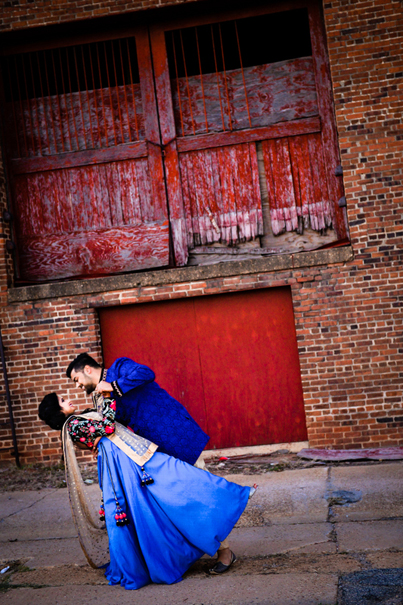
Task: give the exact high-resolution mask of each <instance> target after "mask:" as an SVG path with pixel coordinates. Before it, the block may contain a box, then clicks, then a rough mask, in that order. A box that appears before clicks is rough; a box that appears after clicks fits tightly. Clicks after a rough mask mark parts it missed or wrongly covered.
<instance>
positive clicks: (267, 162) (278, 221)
mask: <svg viewBox="0 0 403 605" xmlns="http://www.w3.org/2000/svg"><path fill="white" fill-rule="evenodd" d="M262 151H263V160H264V167H265V173H266V184H267V196H268V201H269V206H270V222H271V227H272V230H273V234H274V235H279V234H280V233H283V232H284V231H285V220H284V215H283V211H282V208H281V207H280V206H278V205H277V192H276V181H275V178H274V174H275V171H274V165H275V162H276V142H275V141H274V140H268V141H263V142H262Z"/></svg>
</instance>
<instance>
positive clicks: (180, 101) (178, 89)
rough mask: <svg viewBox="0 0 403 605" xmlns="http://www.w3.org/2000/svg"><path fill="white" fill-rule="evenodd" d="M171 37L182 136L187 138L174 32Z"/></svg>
mask: <svg viewBox="0 0 403 605" xmlns="http://www.w3.org/2000/svg"><path fill="white" fill-rule="evenodd" d="M171 37H172V48H173V54H174V64H175V74H176V86H177V92H178V101H179V115H180V118H181V129H182V136H185V134H186V133H185V128H184V125H183V111H182V98H181V91H180V87H179V72H178V61H177V58H176V47H175V37H174V32H171Z"/></svg>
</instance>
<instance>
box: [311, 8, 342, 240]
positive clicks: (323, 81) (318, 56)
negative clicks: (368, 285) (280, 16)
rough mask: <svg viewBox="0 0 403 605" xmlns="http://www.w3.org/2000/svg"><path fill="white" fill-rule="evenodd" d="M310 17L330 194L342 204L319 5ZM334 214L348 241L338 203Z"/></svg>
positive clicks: (337, 226) (332, 198)
mask: <svg viewBox="0 0 403 605" xmlns="http://www.w3.org/2000/svg"><path fill="white" fill-rule="evenodd" d="M308 14H309V27H310V33H311V45H312V54H313V59H314V70H315V81H316V89H317V94H318V108H319V115H320V117H321V122H322V130H321V132H322V142H323V156H324V161H325V165H326V173H327V175H328V186H329V194H330V199H331V200H339V199H340V198H341V197H342V196H343V195H344V188H343V182H342V179H341V178H340V177H336V176H335V170H336V167H337V166H338V165H339V164H340V163H341V161H340V153H339V148H338V138H337V130H336V121H335V115H334V107H333V99H332V81H331V77H330V67H329V62H328V58H327V51H326V41H325V40H326V34H325V31H324V25H323V20H322V15H321V10H320V6H319V3H317V2H313V1H312V2H310V3H309V11H308ZM332 214H333V217H332V220H333V227H334V229H335V231H336V233H337V236H338V238H339V239H343V238H345V237H348V228H347V224H346V222H345V216H344V212H343V208H339V205H338V204H337V203H335V204H332Z"/></svg>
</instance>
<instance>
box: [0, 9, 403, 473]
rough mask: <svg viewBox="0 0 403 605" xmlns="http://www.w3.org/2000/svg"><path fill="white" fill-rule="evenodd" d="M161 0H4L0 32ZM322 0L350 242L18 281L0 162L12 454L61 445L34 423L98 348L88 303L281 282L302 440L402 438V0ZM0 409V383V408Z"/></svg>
mask: <svg viewBox="0 0 403 605" xmlns="http://www.w3.org/2000/svg"><path fill="white" fill-rule="evenodd" d="M172 4H177V5H180V6H177V7H176V8H175V10H176V11H177V12H176V13H175V15H180V10H181V7H182V5H185V4H186V5H188V7H187V8H188V9H189V5H190V4H191V3H190V2H164V1H161V2H157V1H156V0H147V1H144V2H131V3H128V2H116V0H114V1H113V2H112V1H103V2H88V1H86V0H83V1H82V2H80V1H75V0H60V1H59V2H57V3H56V2H49V1H45V0H38V1H36V2H35V3H33V2H30V1H29V0H19V1H18V2H14V1H10V2H7V1H5V0H2V2H1V6H2V11H1V15H0V30H1V38H2V44H3V46H6V45H7V44H9V43H10V40H11V43H13V44H14V43H15V39H16V38H15V36H16V35H17V34H16V32H20V34H21V33H22V34H23V35H24V34H26V33H27V32H28V33H29V35H30V36H31V40H33V41H34V40H35V33H36V31H38V32H43V31H44V29H43V28H46V27H50V26H56V25H57V24H66V27H67V26H68V24H69V23H71V22H73V21H74V22H75V23H77V21H78V20H85V19H93V18H94V19H95V18H99V17H105V16H110V15H113V14H116V15H123V14H126V13H127V15H130V16H131V18H133V14H134V12H135V11H139V12H138V14H139V15H141V18H143V17H144V15H146V17H147V18H148V19H149V20H150V22H151V23H152V22H153V20H155V19H158V18H159V11H168V10H170V9H169V8H167V7H168V5H172ZM196 4H197V5H198V6H199V5H203V4H204V3H203V2H197V3H192V6H195V5H196ZM267 4H270V2H269V0H267ZM280 4H281V2H280ZM283 4H284V7H285V8H286V4H287V2H283ZM224 8H225V7H224ZM322 8H323V21H324V26H325V30H326V36H327V51H328V56H329V64H330V72H331V81H332V86H333V99H334V109H335V122H336V128H337V134H338V145H339V149H340V154H341V165H342V168H343V179H344V188H345V198H346V204H347V205H346V207H347V217H348V226H349V234H350V243H346V242H344V245H341V246H338V247H329V248H325V249H321V250H315V251H304V252H295V251H292V252H290V253H284V254H276V255H271V256H266V257H264V258H256V259H255V260H253V259H252V260H251V259H247V260H235V261H231V262H226V263H219V264H214V265H204V266H184V267H177V268H168V269H164V270H151V271H150V270H144V271H140V272H136V273H126V274H123V275H117V276H116V275H115V276H113V275H112V276H104V277H94V278H91V279H80V280H78V279H77V280H74V279H73V280H67V281H66V280H64V281H63V280H61V281H55V282H50V283H44V284H36V285H28V284H27V283H25V284H20V283H18V281H17V280H16V278H15V270H14V264H13V252H12V250H11V251H10V249H9V248H10V247H11V246H10V245H8V246H7V242H10V241H11V240H12V239H13V234H12V233H11V231H10V223H9V222H7V221H6V220H4V219H5V218H6V219H7V217H6V216H5V215H4V214H3V210H7V209H9V208H10V199H9V196H10V184H9V180H10V179H9V177H7V178H6V175H5V170H3V169H2V171H1V176H0V203H1V214H2V216H3V219H2V220H1V223H0V224H1V242H2V244H1V250H0V263H1V266H0V325H1V330H2V336H3V341H4V349H5V357H6V362H7V370H8V379H9V384H10V391H11V399H12V403H13V411H14V418H15V423H16V434H17V441H18V448H19V452H20V456H21V459H22V461H23V462H24V463H28V462H34V461H56V460H58V459H59V457H60V442H59V437H58V436H57V435H56V434H55V433H54V432H52V431H49V432H47V431H46V430H45V429H44V427H43V426H42V425H41V424H40V422H39V421H38V419H37V406H38V403H39V402H40V400H41V398H42V397H43V396H44V394H45V393H46V392H48V391H49V390H54V389H59V390H63V391H64V392H67V391H69V392H70V394H74V396H76V394H75V391H74V389H73V388H72V387H70V386H69V385H68V383H67V379H66V378H65V374H64V373H65V368H66V366H67V364H68V362H69V360H70V359H71V358H72V357H74V356H75V355H76V354H78V353H79V352H81V351H89V352H92V353H93V354H94V355H96V356H97V357H98V358H99V359H101V355H102V349H101V333H100V324H99V317H98V310H97V309H98V308H99V307H103V306H119V305H127V304H141V303H144V302H151V301H160V300H169V299H174V298H183V297H195V296H207V295H210V294H219V293H226V292H233V291H241V290H245V291H247V290H251V289H260V288H273V287H284V286H287V287H289V288H290V289H291V294H292V301H293V308H294V318H295V329H296V338H297V343H298V352H299V363H300V371H301V377H302V388H303V399H304V407H305V415H306V425H307V432H308V439H309V445H310V446H311V447H330V448H350V447H354V448H356V447H358V448H362V447H377V446H393V445H402V444H403V434H402V427H403V404H402V377H403V370H402V359H403V323H402V322H403V316H402V292H401V286H402V281H403V269H402V260H401V255H402V249H403V246H402V235H403V221H402V212H403V199H402V198H403V193H402V191H403V187H402V151H403V128H402V95H403V58H402V54H401V48H402V44H403V16H402V15H403V11H402V8H403V7H402V2H401V0H386V1H384V2H378V1H376V0H358V1H352V0H332V1H330V2H324V4H323V7H322ZM144 11H145V12H144ZM37 28H40V29H37ZM38 35H39V34H38ZM13 36H14V37H13ZM5 155H6V149H5V148H4V146H3V159H6V158H5ZM82 401H84V399H83V398H82ZM7 419H8V414H7V404H6V398H5V395H4V394H3V395H1V397H0V421H1V422H6V421H7ZM0 440H1V441H0V443H1V447H2V448H5V449H4V451H3V452H2V453H1V459H2V460H10V459H12V458H11V449H10V446H11V432H10V427H9V426H6V425H3V426H0ZM7 448H8V449H7Z"/></svg>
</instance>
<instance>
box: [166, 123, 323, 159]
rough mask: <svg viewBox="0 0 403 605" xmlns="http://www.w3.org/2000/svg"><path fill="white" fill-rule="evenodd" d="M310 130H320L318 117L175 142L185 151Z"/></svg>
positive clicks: (275, 137) (180, 150) (290, 134)
mask: <svg viewBox="0 0 403 605" xmlns="http://www.w3.org/2000/svg"><path fill="white" fill-rule="evenodd" d="M311 132H320V119H319V118H318V117H313V118H304V119H301V120H294V121H291V122H280V123H278V124H275V125H272V126H267V127H264V128H253V129H248V130H243V131H241V132H226V133H213V134H206V135H199V136H195V137H189V138H187V137H185V138H178V140H177V144H178V150H179V152H180V153H183V152H185V151H195V150H199V149H209V148H213V147H225V146H227V145H238V144H241V143H249V142H251V141H265V140H268V139H280V138H282V137H289V136H296V135H299V134H308V133H311Z"/></svg>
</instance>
